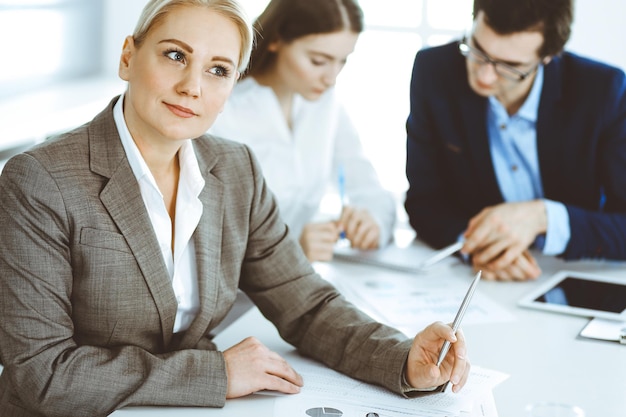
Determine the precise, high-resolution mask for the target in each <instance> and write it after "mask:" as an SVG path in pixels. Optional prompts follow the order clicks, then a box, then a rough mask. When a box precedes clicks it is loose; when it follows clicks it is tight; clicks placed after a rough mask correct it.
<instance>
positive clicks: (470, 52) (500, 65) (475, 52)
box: [459, 38, 539, 82]
mask: <svg viewBox="0 0 626 417" xmlns="http://www.w3.org/2000/svg"><path fill="white" fill-rule="evenodd" d="M459 52H461V55H463V56H464V57H465V58H467V59H469V60H470V61H472V62H476V63H477V64H478V65H492V66H493V69H494V70H495V72H496V74H498V75H499V76H501V77H503V78H506V79H507V80H511V81H517V82H521V81H524V80H525V79H526V78H528V77H529V76H530V75H532V74H533V73H534V72H535V71H537V68H539V62H538V63H537V65H535V66H534V67H533V68H532V69H531V70H529V71H528V72H522V71H520V70H518V69H517V68H515V67H512V66H511V65H509V64H505V63H504V62H500V61H497V60H495V59H492V58H490V57H489V55H487V54H486V53H484V52H482V51H481V50H479V49H476V48H474V47H472V46H469V44H468V43H467V38H463V40H462V41H461V42H459Z"/></svg>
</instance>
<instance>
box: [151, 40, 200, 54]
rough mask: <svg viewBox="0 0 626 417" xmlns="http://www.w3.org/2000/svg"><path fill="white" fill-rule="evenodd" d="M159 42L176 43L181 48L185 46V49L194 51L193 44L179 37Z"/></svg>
mask: <svg viewBox="0 0 626 417" xmlns="http://www.w3.org/2000/svg"><path fill="white" fill-rule="evenodd" d="M159 43H174V44H176V45H178V46H180V47H181V48H183V49H184V50H186V51H187V52H189V53H193V48H192V47H191V45H189V44H187V43H185V42H183V41H180V40H178V39H163V40H162V41H159Z"/></svg>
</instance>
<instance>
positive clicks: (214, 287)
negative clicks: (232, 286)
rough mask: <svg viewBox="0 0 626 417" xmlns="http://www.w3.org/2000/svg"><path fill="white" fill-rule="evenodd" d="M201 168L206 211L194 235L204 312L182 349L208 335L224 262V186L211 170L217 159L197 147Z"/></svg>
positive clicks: (182, 343)
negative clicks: (222, 256)
mask: <svg viewBox="0 0 626 417" xmlns="http://www.w3.org/2000/svg"><path fill="white" fill-rule="evenodd" d="M195 149H196V155H197V158H198V164H199V166H200V170H201V172H203V175H204V180H205V185H204V188H203V189H202V192H201V193H200V196H199V198H200V201H202V205H203V211H202V217H201V218H200V222H199V224H198V228H197V229H196V231H195V233H194V236H193V238H194V241H195V246H196V262H197V264H198V287H199V288H198V289H199V292H200V312H199V313H198V315H197V316H196V318H195V320H194V321H193V322H192V324H191V326H190V327H189V329H188V330H187V331H186V333H185V336H184V337H183V339H182V341H181V343H180V346H179V348H189V347H193V346H195V345H196V344H197V343H198V340H200V338H201V337H203V336H204V335H205V333H206V330H207V328H208V327H209V325H210V323H211V320H212V319H213V316H214V312H215V307H216V305H217V297H218V289H219V285H218V284H219V283H218V279H219V276H220V275H219V266H220V260H221V255H222V254H221V245H220V244H216V242H221V241H222V228H223V220H224V184H222V182H221V181H220V180H218V179H217V178H216V177H215V176H214V175H213V174H212V173H211V169H212V168H213V167H214V166H215V164H216V163H217V159H216V158H215V157H214V156H213V155H210V154H208V155H207V154H206V153H205V154H202V153H201V152H202V151H201V150H200V149H199V147H197V146H196V147H195Z"/></svg>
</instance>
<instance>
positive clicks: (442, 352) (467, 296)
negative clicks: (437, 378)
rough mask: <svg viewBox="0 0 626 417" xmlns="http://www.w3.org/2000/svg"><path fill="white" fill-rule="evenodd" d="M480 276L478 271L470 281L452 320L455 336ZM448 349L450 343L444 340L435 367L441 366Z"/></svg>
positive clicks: (480, 272)
mask: <svg viewBox="0 0 626 417" xmlns="http://www.w3.org/2000/svg"><path fill="white" fill-rule="evenodd" d="M481 274H482V271H478V273H477V274H476V277H474V281H472V284H471V285H470V287H469V289H468V290H467V293H466V294H465V298H463V302H462V303H461V307H460V308H459V311H458V312H457V313H456V317H455V318H454V322H453V323H452V330H453V331H454V333H455V334H456V332H457V331H458V330H459V327H460V326H461V320H463V316H464V315H465V311H466V310H467V307H468V306H469V303H470V300H471V299H472V296H473V295H474V291H475V290H476V285H477V284H478V281H479V280H480V275H481ZM449 349H450V341H448V340H446V341H445V342H443V346H442V347H441V350H440V351H439V357H438V358H437V366H439V365H441V362H443V360H444V358H445V357H446V355H447V354H448V350H449Z"/></svg>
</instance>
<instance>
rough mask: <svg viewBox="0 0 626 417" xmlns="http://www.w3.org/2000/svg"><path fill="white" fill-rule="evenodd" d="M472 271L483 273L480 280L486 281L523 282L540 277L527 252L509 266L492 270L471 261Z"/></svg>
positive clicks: (535, 264)
mask: <svg viewBox="0 0 626 417" xmlns="http://www.w3.org/2000/svg"><path fill="white" fill-rule="evenodd" d="M472 264H473V267H474V271H475V272H478V271H479V270H482V271H483V274H482V279H485V280H488V281H495V280H498V281H525V280H529V279H537V278H538V277H539V275H541V269H540V268H539V265H538V264H537V261H536V260H535V257H534V256H532V255H531V254H530V252H528V251H527V250H525V251H524V252H522V254H521V255H520V256H519V257H518V258H517V259H515V260H514V261H513V262H512V263H511V264H510V265H509V266H507V267H505V268H502V269H498V270H492V269H489V268H490V267H489V266H487V265H480V264H478V263H477V262H476V261H475V260H474V259H472Z"/></svg>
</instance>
